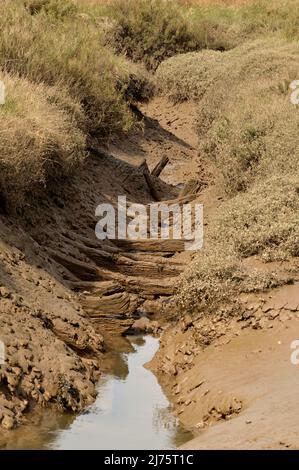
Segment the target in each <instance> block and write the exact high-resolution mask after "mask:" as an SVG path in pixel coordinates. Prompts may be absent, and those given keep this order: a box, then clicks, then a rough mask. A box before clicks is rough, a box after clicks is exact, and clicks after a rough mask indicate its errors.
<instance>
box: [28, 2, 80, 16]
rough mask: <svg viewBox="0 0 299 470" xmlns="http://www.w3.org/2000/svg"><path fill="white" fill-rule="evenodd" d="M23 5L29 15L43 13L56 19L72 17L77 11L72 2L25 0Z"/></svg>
mask: <svg viewBox="0 0 299 470" xmlns="http://www.w3.org/2000/svg"><path fill="white" fill-rule="evenodd" d="M24 5H25V7H26V9H27V10H28V11H29V13H30V14H31V15H37V14H38V13H41V12H43V13H45V14H47V15H50V16H52V17H53V18H56V19H63V18H65V17H66V16H72V15H74V14H75V13H77V11H78V9H77V6H76V5H75V3H74V2H73V1H72V0H63V1H61V0H25V2H24Z"/></svg>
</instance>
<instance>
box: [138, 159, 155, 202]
mask: <svg viewBox="0 0 299 470" xmlns="http://www.w3.org/2000/svg"><path fill="white" fill-rule="evenodd" d="M138 170H139V171H140V172H141V173H142V174H143V177H144V179H145V182H146V184H147V186H148V189H149V192H150V195H151V196H152V198H153V199H154V200H155V201H160V196H159V194H158V192H157V190H156V188H155V185H154V182H153V179H152V177H151V174H150V171H149V168H148V165H147V162H146V160H145V159H144V160H143V162H142V163H141V165H139V167H138Z"/></svg>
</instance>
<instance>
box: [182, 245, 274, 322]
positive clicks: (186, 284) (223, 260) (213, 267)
mask: <svg viewBox="0 0 299 470" xmlns="http://www.w3.org/2000/svg"><path fill="white" fill-rule="evenodd" d="M207 243H208V247H206V248H205V249H204V250H203V251H202V252H201V253H200V254H199V255H198V256H197V258H196V260H195V261H194V262H193V263H192V264H191V265H190V266H189V268H188V269H187V270H186V271H185V272H184V274H183V276H182V277H181V280H180V283H179V286H178V293H177V303H178V306H179V308H180V309H181V310H185V311H186V310H188V312H203V313H204V312H205V313H208V312H212V311H213V308H215V307H216V306H217V305H219V304H220V303H223V302H230V301H232V300H233V299H234V298H235V297H236V296H237V295H239V294H241V293H252V292H259V291H263V290H265V289H269V288H273V287H277V286H279V285H281V283H282V281H281V279H280V278H279V276H277V275H275V273H266V272H263V271H262V270H257V269H255V270H252V269H249V268H245V267H244V266H242V265H241V262H240V258H239V257H238V256H237V255H236V253H234V251H233V250H232V249H230V248H229V246H227V245H226V244H225V243H215V242H213V241H207Z"/></svg>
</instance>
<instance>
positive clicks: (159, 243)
mask: <svg viewBox="0 0 299 470" xmlns="http://www.w3.org/2000/svg"><path fill="white" fill-rule="evenodd" d="M115 244H116V245H117V246H118V247H120V248H122V249H124V250H125V251H140V252H144V251H146V252H156V251H157V252H162V253H163V252H170V253H175V252H179V251H184V249H185V242H184V240H161V239H158V240H149V239H147V240H115Z"/></svg>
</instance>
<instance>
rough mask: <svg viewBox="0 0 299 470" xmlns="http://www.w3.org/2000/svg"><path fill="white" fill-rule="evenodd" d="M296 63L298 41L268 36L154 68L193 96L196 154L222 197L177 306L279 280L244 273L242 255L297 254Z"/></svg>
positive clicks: (283, 257) (197, 305) (202, 304)
mask: <svg viewBox="0 0 299 470" xmlns="http://www.w3.org/2000/svg"><path fill="white" fill-rule="evenodd" d="M298 59H299V46H298V44H297V43H296V42H292V43H288V42H285V41H283V40H281V41H280V42H278V41H274V40H273V39H270V40H262V41H261V40H259V41H255V42H249V43H246V44H244V45H242V46H240V47H239V48H236V49H234V50H232V51H229V52H225V53H222V54H219V53H218V54H216V53H212V52H205V53H198V54H189V55H188V54H187V55H186V56H178V57H176V58H173V59H170V60H169V61H166V62H165V63H164V64H162V65H161V68H160V69H159V70H158V76H159V77H160V83H162V85H161V87H162V89H164V90H165V93H166V94H168V96H171V97H173V99H185V98H186V97H187V96H188V95H190V97H191V98H192V99H194V98H196V99H197V101H198V116H197V124H196V125H197V132H198V136H199V152H200V156H201V158H203V159H208V160H209V161H211V162H213V164H214V165H215V166H216V168H217V172H218V174H219V178H218V185H220V186H221V188H222V192H223V194H224V196H225V202H224V203H223V204H222V205H221V206H220V209H219V211H218V214H217V217H216V218H215V219H214V220H213V222H212V223H211V224H210V226H209V228H208V229H207V230H206V233H205V246H204V249H203V250H202V252H200V253H199V254H198V256H197V259H196V260H195V262H194V264H193V265H191V267H190V268H189V269H188V271H187V272H186V273H185V275H184V276H183V279H182V283H181V286H180V289H179V301H180V304H181V306H182V307H183V308H188V309H195V310H198V309H201V308H206V307H207V306H208V305H211V304H214V303H215V302H216V303H217V301H219V300H223V298H226V297H227V298H231V297H232V296H233V295H236V294H238V293H240V292H251V291H255V290H262V289H265V288H267V287H272V286H273V285H277V283H279V282H280V281H279V279H278V277H277V276H276V274H275V270H273V272H272V271H271V270H268V272H267V273H266V274H265V272H264V271H266V270H252V269H248V267H246V266H245V265H244V263H243V260H245V259H246V258H248V257H251V256H256V257H258V258H259V259H260V260H262V261H264V262H270V261H287V260H293V261H294V260H296V259H298V255H299V224H298V213H299V197H298V188H299V171H298V156H297V150H296V149H297V143H298V126H299V113H298V107H297V106H295V105H293V104H292V103H291V100H290V94H291V90H290V89H289V85H290V83H291V82H292V80H294V79H295V78H296V77H298V74H299V69H298ZM171 77H172V78H171ZM190 90H192V91H190Z"/></svg>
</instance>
